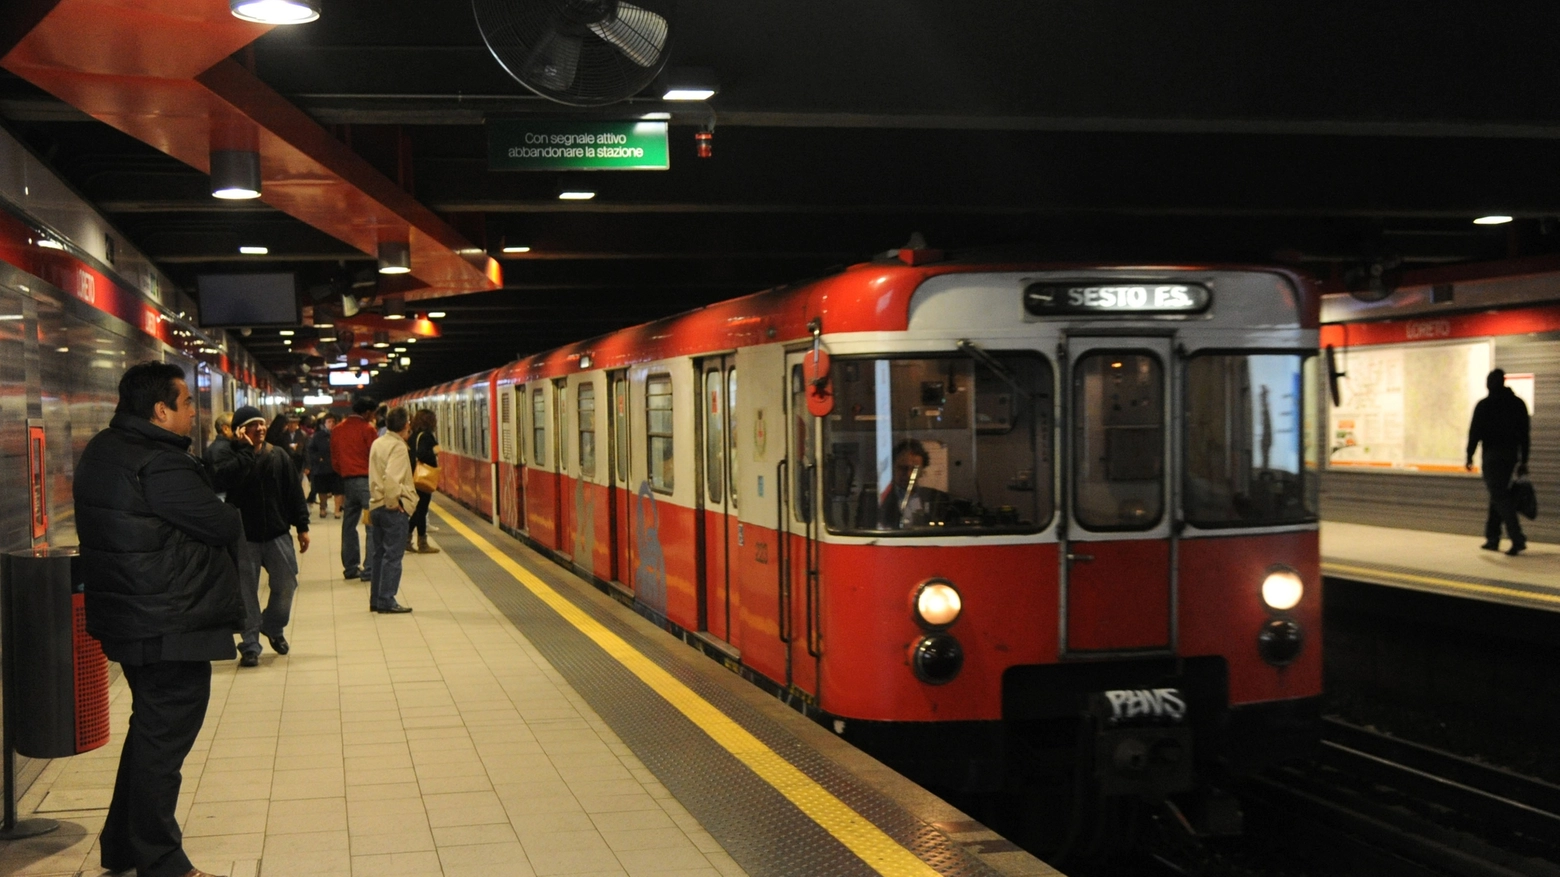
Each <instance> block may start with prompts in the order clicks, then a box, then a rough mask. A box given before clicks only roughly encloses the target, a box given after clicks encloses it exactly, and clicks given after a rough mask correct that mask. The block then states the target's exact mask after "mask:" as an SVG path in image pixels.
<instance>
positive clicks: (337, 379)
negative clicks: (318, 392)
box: [329, 369, 368, 387]
mask: <svg viewBox="0 0 1560 877" xmlns="http://www.w3.org/2000/svg"><path fill="white" fill-rule="evenodd" d="M329 380H330V385H331V386H332V387H366V386H368V372H353V371H347V370H346V369H342V370H340V371H333V372H331V373H330V379H329Z"/></svg>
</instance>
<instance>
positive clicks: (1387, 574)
mask: <svg viewBox="0 0 1560 877" xmlns="http://www.w3.org/2000/svg"><path fill="white" fill-rule="evenodd" d="M1322 571H1323V572H1344V573H1350V574H1353V575H1359V576H1380V577H1381V578H1386V579H1394V580H1396V581H1400V582H1417V583H1419V584H1422V585H1434V586H1435V587H1437V588H1448V589H1451V590H1454V591H1470V592H1472V593H1475V594H1489V595H1491V596H1500V597H1512V598H1520V599H1523V600H1532V601H1535V602H1538V603H1554V604H1556V605H1560V594H1548V593H1544V592H1542V591H1523V590H1518V589H1517V588H1502V587H1500V586H1498V585H1478V584H1474V583H1473V582H1458V581H1453V580H1451V579H1441V578H1436V577H1435V576H1422V575H1415V574H1414V573H1406V572H1392V571H1391V570H1385V569H1376V568H1374V567H1368V566H1350V565H1349V564H1346V563H1331V562H1323V563H1322Z"/></svg>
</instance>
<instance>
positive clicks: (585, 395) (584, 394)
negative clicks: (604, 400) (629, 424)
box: [575, 383, 596, 477]
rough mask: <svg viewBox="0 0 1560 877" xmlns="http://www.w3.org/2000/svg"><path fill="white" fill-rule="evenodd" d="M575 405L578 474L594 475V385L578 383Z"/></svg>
mask: <svg viewBox="0 0 1560 877" xmlns="http://www.w3.org/2000/svg"><path fill="white" fill-rule="evenodd" d="M577 392H578V394H579V400H578V403H577V404H576V406H575V411H576V413H578V414H579V418H580V475H582V476H586V477H595V475H596V385H595V384H590V383H585V384H580V386H579V389H578V390H577Z"/></svg>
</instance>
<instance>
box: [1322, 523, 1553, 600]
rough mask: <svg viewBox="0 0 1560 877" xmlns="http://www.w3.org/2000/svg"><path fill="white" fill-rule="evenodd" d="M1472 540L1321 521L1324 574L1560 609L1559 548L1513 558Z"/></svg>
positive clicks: (1536, 546) (1543, 547)
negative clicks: (1482, 547) (1487, 549)
mask: <svg viewBox="0 0 1560 877" xmlns="http://www.w3.org/2000/svg"><path fill="white" fill-rule="evenodd" d="M1481 541H1482V540H1480V539H1479V538H1478V537H1476V536H1462V535H1458V534H1454V533H1431V532H1427V531H1424V530H1399V529H1394V528H1391V527H1372V526H1366V525H1364V524H1341V523H1337V522H1332V521H1324V522H1323V523H1322V574H1323V575H1327V576H1335V577H1337V578H1341V579H1350V580H1352V581H1359V582H1369V583H1372V584H1377V585H1391V586H1394V587H1402V588H1412V589H1414V590H1419V591H1430V592H1433V593H1439V594H1450V595H1453V596H1458V597H1466V598H1470V599H1475V600H1486V601H1489V602H1493V603H1507V604H1510V605H1513V606H1526V607H1531V608H1536V609H1548V610H1550V611H1560V545H1551V544H1547V543H1540V542H1529V543H1528V547H1527V550H1526V551H1524V552H1523V553H1522V554H1520V555H1518V556H1516V557H1510V556H1508V555H1506V554H1502V553H1500V552H1498V551H1485V550H1483V549H1481V548H1480V547H1479V543H1480V542H1481Z"/></svg>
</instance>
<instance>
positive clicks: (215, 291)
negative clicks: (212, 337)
mask: <svg viewBox="0 0 1560 877" xmlns="http://www.w3.org/2000/svg"><path fill="white" fill-rule="evenodd" d="M195 285H196V291H197V292H198V294H199V296H200V324H201V325H202V326H208V327H241V326H296V325H298V324H299V323H301V322H303V318H302V314H301V313H300V312H299V309H298V278H297V276H296V275H294V274H292V273H290V272H289V273H285V274H283V273H276V274H202V275H200V276H198V277H196V278H195Z"/></svg>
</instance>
